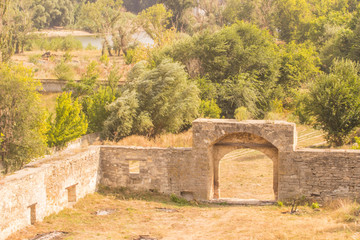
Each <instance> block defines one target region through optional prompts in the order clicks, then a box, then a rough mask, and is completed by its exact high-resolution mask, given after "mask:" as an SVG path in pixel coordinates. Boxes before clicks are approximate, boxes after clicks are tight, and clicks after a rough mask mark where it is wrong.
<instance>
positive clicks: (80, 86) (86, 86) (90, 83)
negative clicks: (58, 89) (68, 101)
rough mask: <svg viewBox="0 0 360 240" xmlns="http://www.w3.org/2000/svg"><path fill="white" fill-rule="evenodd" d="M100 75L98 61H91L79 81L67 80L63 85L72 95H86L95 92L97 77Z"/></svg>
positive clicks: (76, 96)
mask: <svg viewBox="0 0 360 240" xmlns="http://www.w3.org/2000/svg"><path fill="white" fill-rule="evenodd" d="M99 76H100V70H99V66H98V63H97V62H96V61H92V62H91V63H90V64H89V65H88V66H87V68H86V72H85V73H84V74H83V75H82V77H81V79H80V81H79V82H75V81H73V80H71V81H68V83H67V84H66V86H65V89H64V90H66V91H71V92H72V94H73V97H75V98H78V97H83V96H88V95H91V94H93V93H95V92H96V89H97V88H98V82H97V81H98V79H99Z"/></svg>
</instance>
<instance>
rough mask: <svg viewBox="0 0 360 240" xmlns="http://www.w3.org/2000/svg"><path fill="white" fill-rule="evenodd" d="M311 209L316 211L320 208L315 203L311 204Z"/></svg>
mask: <svg viewBox="0 0 360 240" xmlns="http://www.w3.org/2000/svg"><path fill="white" fill-rule="evenodd" d="M311 208H312V209H317V208H320V206H319V204H318V203H317V202H313V203H312V204H311Z"/></svg>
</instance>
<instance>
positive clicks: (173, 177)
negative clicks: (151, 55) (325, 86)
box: [0, 119, 360, 239]
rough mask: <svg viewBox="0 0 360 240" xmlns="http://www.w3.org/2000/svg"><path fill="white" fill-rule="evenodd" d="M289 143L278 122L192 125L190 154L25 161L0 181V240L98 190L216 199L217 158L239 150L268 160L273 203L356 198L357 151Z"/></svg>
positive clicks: (109, 150)
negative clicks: (313, 147) (100, 188)
mask: <svg viewBox="0 0 360 240" xmlns="http://www.w3.org/2000/svg"><path fill="white" fill-rule="evenodd" d="M296 138H297V134H296V126H295V124H293V123H288V122H284V121H242V122H238V121H236V120H225V119H221V120H220V119H197V120H195V121H194V122H193V147H192V148H148V147H146V148H145V147H123V146H106V145H100V146H89V147H87V148H86V149H85V150H84V151H82V152H79V153H74V154H72V155H65V156H63V157H50V158H46V159H43V160H39V161H37V162H33V163H31V164H29V165H27V166H26V167H25V168H24V169H22V170H20V171H18V172H16V173H15V174H12V175H9V176H6V177H5V178H3V179H1V180H0V196H1V199H0V219H1V221H0V239H5V238H6V237H7V236H9V235H10V234H11V233H13V232H15V231H17V230H19V229H21V228H23V227H25V226H27V225H30V224H34V223H35V222H36V221H41V220H42V219H43V218H44V217H45V216H47V215H50V214H52V213H56V212H59V211H60V210H62V209H64V208H65V207H68V206H71V205H72V204H74V203H75V202H76V201H77V200H78V199H79V198H82V197H84V196H85V195H86V194H89V193H93V192H95V191H96V190H97V186H99V184H101V185H103V186H109V187H115V188H116V187H128V188H131V189H135V190H152V191H153V190H156V191H159V192H162V193H165V194H176V195H178V196H183V197H185V198H187V199H197V200H210V199H217V198H219V197H220V192H219V191H220V190H219V164H220V160H221V159H222V158H223V156H225V155H226V154H227V153H229V152H231V151H234V150H236V149H240V148H251V149H255V150H258V151H261V152H262V153H264V154H265V155H267V156H268V157H269V158H270V159H271V160H272V161H273V177H274V179H273V190H274V194H275V200H286V199H292V198H298V197H300V196H305V197H309V198H313V199H316V200H317V201H324V200H328V199H329V200H330V199H334V198H354V199H355V198H359V196H360V151H358V150H330V149H297V148H296ZM239 171H241V169H239Z"/></svg>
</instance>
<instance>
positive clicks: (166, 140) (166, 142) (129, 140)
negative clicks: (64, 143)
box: [103, 130, 192, 148]
mask: <svg viewBox="0 0 360 240" xmlns="http://www.w3.org/2000/svg"><path fill="white" fill-rule="evenodd" d="M103 144H105V145H122V146H141V147H164V148H167V147H192V131H191V130H189V131H187V132H183V133H179V134H172V133H167V134H163V135H160V136H158V137H156V138H154V139H149V138H147V137H144V136H136V135H133V136H129V137H126V138H124V139H122V140H120V141H119V142H110V141H105V142H104V143H103Z"/></svg>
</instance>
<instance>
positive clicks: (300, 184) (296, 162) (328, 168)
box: [279, 149, 360, 201]
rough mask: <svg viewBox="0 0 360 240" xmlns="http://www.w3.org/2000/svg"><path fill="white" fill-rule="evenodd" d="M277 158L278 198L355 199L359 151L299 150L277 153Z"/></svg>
mask: <svg viewBox="0 0 360 240" xmlns="http://www.w3.org/2000/svg"><path fill="white" fill-rule="evenodd" d="M280 158H281V159H282V161H280V166H279V183H280V184H279V193H280V196H281V198H283V199H286V198H292V197H299V196H307V197H310V198H314V199H317V200H320V201H324V200H328V199H334V198H357V199H359V197H360V151H358V150H315V149H303V150H298V151H294V152H287V153H281V154H280Z"/></svg>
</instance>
